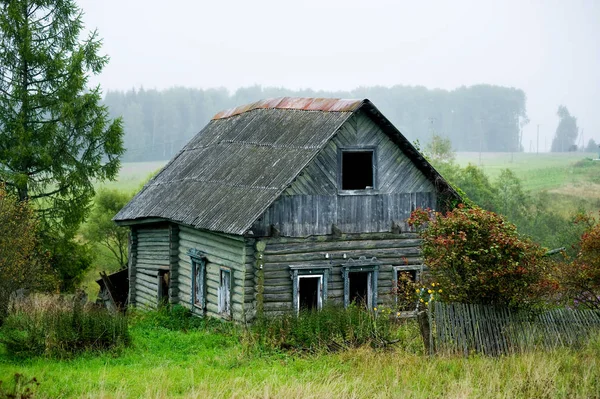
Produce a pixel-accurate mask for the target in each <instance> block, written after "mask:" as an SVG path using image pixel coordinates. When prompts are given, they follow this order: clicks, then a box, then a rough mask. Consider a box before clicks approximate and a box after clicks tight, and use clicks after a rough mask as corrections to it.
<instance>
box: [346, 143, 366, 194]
mask: <svg viewBox="0 0 600 399" xmlns="http://www.w3.org/2000/svg"><path fill="white" fill-rule="evenodd" d="M373 177H374V173H373V151H372V150H370V151H343V152H342V190H368V189H372V188H374V178H373Z"/></svg>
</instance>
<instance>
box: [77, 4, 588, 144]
mask: <svg viewBox="0 0 600 399" xmlns="http://www.w3.org/2000/svg"><path fill="white" fill-rule="evenodd" d="M78 3H79V5H80V6H81V7H82V8H83V10H84V12H85V24H86V27H87V28H94V27H95V28H97V29H98V31H99V33H100V36H101V37H103V38H104V46H103V52H104V53H106V54H108V55H109V56H110V58H111V61H110V64H109V65H108V66H107V67H106V68H105V70H104V71H103V73H102V75H100V76H99V77H98V78H96V79H95V80H94V81H93V82H94V83H100V84H101V85H102V87H103V88H104V90H105V91H106V90H114V89H122V90H127V89H130V88H133V87H135V88H139V87H140V86H143V87H144V88H157V89H163V88H169V87H172V86H187V87H196V88H211V87H226V88H228V89H229V90H235V89H237V88H239V87H243V86H249V85H254V84H260V85H263V86H277V87H287V88H291V89H299V88H312V89H315V90H319V89H324V90H351V89H353V88H356V87H358V86H373V85H382V86H393V85H396V84H401V85H422V86H426V87H428V88H443V89H454V88H456V87H459V86H463V85H466V86H469V85H473V84H478V83H489V84H496V85H502V86H512V87H517V88H521V89H523V90H524V91H525V93H526V94H527V98H528V101H527V111H528V115H529V118H530V120H531V122H530V124H529V125H528V126H527V127H526V130H525V137H524V139H523V145H524V147H525V148H526V150H529V143H530V140H533V147H534V150H535V130H536V125H537V124H538V123H539V124H541V126H540V132H541V137H542V139H540V150H543V149H544V139H543V137H544V135H545V136H547V140H546V141H545V142H546V148H549V147H550V142H551V138H552V136H553V134H554V131H555V129H556V125H557V123H558V118H557V117H556V109H557V108H558V105H559V104H564V105H566V106H567V107H568V108H569V110H570V111H571V113H572V114H573V115H574V116H576V117H577V118H578V123H579V126H580V127H581V128H583V129H584V137H585V141H586V144H587V140H588V139H589V138H590V137H594V138H595V140H596V141H597V142H600V107H599V100H598V99H599V95H600V1H596V0H587V1H586V0H569V1H567V0H563V1H552V0H545V1H542V0H538V1H527V0H521V1H506V0H502V1H501V0H498V1H493V2H492V1H482V0H473V1H458V0H452V1H415V0H411V1H399V0H396V1H383V0H361V1H354V0H299V1H285V0H276V1H264V0H254V1H247V0H246V1H223V0H221V1H214V0H213V1H203V0H197V1H192V0H171V1H165V0H144V1H142V0H78Z"/></svg>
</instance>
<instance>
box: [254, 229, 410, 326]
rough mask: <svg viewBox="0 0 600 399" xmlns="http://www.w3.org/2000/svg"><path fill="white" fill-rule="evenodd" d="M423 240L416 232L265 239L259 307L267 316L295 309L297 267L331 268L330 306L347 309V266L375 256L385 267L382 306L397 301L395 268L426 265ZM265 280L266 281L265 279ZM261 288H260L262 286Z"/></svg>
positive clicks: (259, 255)
mask: <svg viewBox="0 0 600 399" xmlns="http://www.w3.org/2000/svg"><path fill="white" fill-rule="evenodd" d="M420 243H421V240H420V239H419V238H418V236H417V234H415V233H400V234H393V233H374V234H353V235H349V234H344V235H342V236H341V237H338V238H336V237H333V236H331V235H330V236H318V237H307V238H265V239H262V240H259V241H257V242H256V246H255V258H256V259H257V267H256V270H255V271H256V277H257V278H256V279H255V281H257V282H258V281H261V280H262V287H260V288H261V291H262V292H261V293H260V295H256V296H257V307H259V308H261V310H263V311H264V314H265V315H266V316H269V315H273V314H277V313H280V312H282V311H289V310H292V309H293V298H292V297H293V294H292V292H293V286H292V278H291V274H290V270H291V267H295V266H314V267H315V268H318V267H325V266H331V274H330V276H329V278H328V284H327V287H326V289H327V301H329V302H330V303H335V304H340V305H341V304H343V300H344V281H343V278H342V265H344V264H347V263H348V262H349V260H350V259H353V260H357V259H360V258H361V257H365V258H366V259H367V260H369V259H372V258H373V257H375V258H376V259H377V261H378V262H379V266H378V278H377V304H379V305H381V304H385V303H390V301H392V296H391V292H392V285H393V281H394V280H395V278H394V275H393V273H394V267H395V266H411V265H413V266H415V267H418V266H419V265H421V264H422V257H421V250H420V246H419V245H420ZM261 277H262V278H261ZM257 287H258V285H257Z"/></svg>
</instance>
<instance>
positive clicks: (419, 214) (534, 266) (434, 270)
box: [409, 205, 546, 306]
mask: <svg viewBox="0 0 600 399" xmlns="http://www.w3.org/2000/svg"><path fill="white" fill-rule="evenodd" d="M409 223H411V224H413V225H417V226H421V225H424V226H425V228H424V229H422V230H421V232H420V235H421V237H422V238H423V257H424V261H425V264H427V266H428V267H429V275H430V277H431V279H432V280H433V281H435V282H437V283H441V286H442V287H444V289H443V292H442V293H441V297H442V299H443V300H446V301H450V302H462V303H480V304H489V305H501V306H503V305H510V306H523V305H529V304H531V303H533V302H535V301H537V300H538V299H539V297H538V296H539V294H540V290H539V285H540V283H541V282H542V280H543V277H544V274H545V267H546V263H545V261H546V260H545V259H544V255H545V253H546V251H545V250H544V249H543V248H541V247H540V246H539V245H537V244H535V243H534V242H532V241H531V240H529V239H528V238H522V237H520V236H519V235H518V234H517V228H516V227H515V225H514V224H512V223H509V222H507V221H506V220H505V219H504V218H503V217H501V216H499V215H497V214H495V213H493V212H489V211H486V210H484V209H481V208H478V207H475V208H471V209H469V208H466V207H464V206H462V205H459V207H458V208H456V209H454V210H453V211H451V212H448V213H446V214H445V215H442V214H440V213H434V214H433V215H432V214H431V213H430V212H428V211H425V210H423V209H417V210H415V211H414V212H413V214H412V215H411V217H410V219H409Z"/></svg>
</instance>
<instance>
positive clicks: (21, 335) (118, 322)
mask: <svg viewBox="0 0 600 399" xmlns="http://www.w3.org/2000/svg"><path fill="white" fill-rule="evenodd" d="M0 342H1V343H3V344H4V345H5V347H6V351H7V353H8V354H9V355H11V356H14V357H32V356H41V355H46V356H50V357H68V356H71V355H73V354H76V353H79V352H82V351H87V350H107V349H111V348H114V347H118V346H121V345H126V344H128V342H129V332H128V327H127V318H126V317H125V316H123V315H122V314H119V313H110V312H109V311H108V310H106V309H105V308H103V307H99V306H96V305H93V304H83V303H82V301H81V299H80V298H78V297H76V296H75V297H73V296H71V297H63V296H50V295H45V296H42V295H36V296H30V297H27V298H24V299H21V300H19V301H17V302H15V303H13V304H12V305H11V308H10V311H9V316H8V317H7V318H6V320H5V322H4V325H3V326H2V330H1V335H0Z"/></svg>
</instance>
